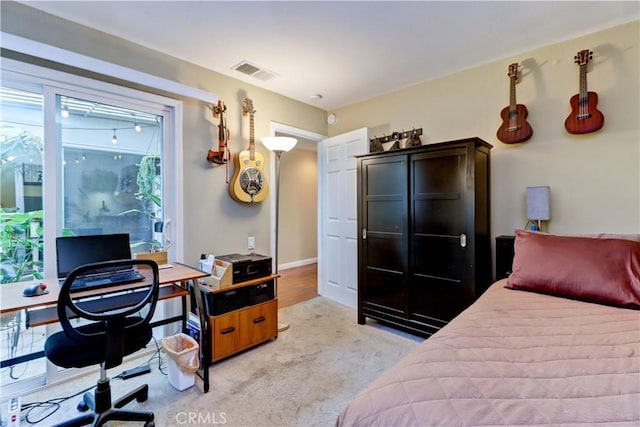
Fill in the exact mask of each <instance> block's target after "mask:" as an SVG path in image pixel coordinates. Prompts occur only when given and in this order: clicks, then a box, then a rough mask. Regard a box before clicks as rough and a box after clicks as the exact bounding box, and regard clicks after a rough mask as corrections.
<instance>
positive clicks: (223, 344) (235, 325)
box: [209, 311, 240, 360]
mask: <svg viewBox="0 0 640 427" xmlns="http://www.w3.org/2000/svg"><path fill="white" fill-rule="evenodd" d="M209 322H210V324H212V325H213V327H212V328H211V335H212V337H211V343H212V345H213V351H212V353H213V360H218V359H220V358H222V357H225V356H227V355H229V354H231V353H234V352H235V351H237V349H238V346H239V344H240V316H239V313H238V312H237V311H236V312H233V313H229V314H226V315H224V316H217V317H210V318H209Z"/></svg>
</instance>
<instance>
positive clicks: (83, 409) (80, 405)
mask: <svg viewBox="0 0 640 427" xmlns="http://www.w3.org/2000/svg"><path fill="white" fill-rule="evenodd" d="M77 408H78V411H80V412H86V411H88V410H89V405H87V402H84V401H83V402H78V406H77Z"/></svg>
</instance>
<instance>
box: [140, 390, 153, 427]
mask: <svg viewBox="0 0 640 427" xmlns="http://www.w3.org/2000/svg"><path fill="white" fill-rule="evenodd" d="M148 398H149V389H148V388H147V389H145V391H144V393H140V394H139V395H138V396H137V397H136V400H137V401H138V402H146V401H147V399H148ZM151 427H153V426H151Z"/></svg>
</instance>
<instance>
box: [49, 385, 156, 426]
mask: <svg viewBox="0 0 640 427" xmlns="http://www.w3.org/2000/svg"><path fill="white" fill-rule="evenodd" d="M148 396H149V386H148V385H147V384H144V385H142V386H140V387H138V388H137V389H135V390H133V391H132V392H130V393H129V394H127V395H125V396H122V397H121V398H120V399H118V400H117V401H116V402H114V403H113V407H112V406H111V386H110V385H109V379H106V380H99V381H98V387H97V388H96V393H95V396H94V394H93V393H85V394H84V396H83V401H82V402H80V403H79V404H78V409H79V410H81V411H86V410H89V409H90V410H91V411H92V412H90V413H87V414H84V415H80V416H79V417H77V418H74V419H72V420H69V421H65V422H63V423H60V424H57V425H56V427H75V426H86V425H89V424H91V425H92V426H93V427H100V426H102V425H104V424H105V423H106V422H108V421H140V422H144V427H154V426H155V422H154V420H153V419H154V415H153V412H138V411H127V410H122V409H120V408H122V407H124V406H125V405H126V404H127V403H129V402H131V401H133V400H134V399H135V400H137V401H138V402H144V401H146V400H147V398H148Z"/></svg>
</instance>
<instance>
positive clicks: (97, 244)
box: [56, 233, 131, 278]
mask: <svg viewBox="0 0 640 427" xmlns="http://www.w3.org/2000/svg"><path fill="white" fill-rule="evenodd" d="M130 258H131V246H129V235H128V234H126V233H119V234H98V235H93V236H69V237H57V238H56V260H57V266H58V277H59V278H64V277H67V276H68V275H69V273H71V272H72V271H73V270H74V269H75V268H76V267H79V266H81V265H84V264H89V263H93V262H103V261H112V260H116V259H130Z"/></svg>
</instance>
